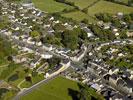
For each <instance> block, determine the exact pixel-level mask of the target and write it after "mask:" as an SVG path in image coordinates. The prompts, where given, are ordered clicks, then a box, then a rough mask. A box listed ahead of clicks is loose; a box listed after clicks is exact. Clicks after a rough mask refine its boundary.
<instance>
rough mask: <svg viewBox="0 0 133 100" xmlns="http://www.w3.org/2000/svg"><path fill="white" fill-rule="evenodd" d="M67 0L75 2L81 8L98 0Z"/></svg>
mask: <svg viewBox="0 0 133 100" xmlns="http://www.w3.org/2000/svg"><path fill="white" fill-rule="evenodd" d="M67 1H70V2H74V3H75V5H76V6H78V7H79V8H80V9H83V8H86V7H88V6H89V5H91V4H93V3H94V2H95V1H97V0H67Z"/></svg>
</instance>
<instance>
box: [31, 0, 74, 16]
mask: <svg viewBox="0 0 133 100" xmlns="http://www.w3.org/2000/svg"><path fill="white" fill-rule="evenodd" d="M32 1H33V3H34V4H35V6H36V7H38V8H39V9H41V10H43V11H46V12H49V13H54V12H60V11H62V10H64V9H72V8H73V7H72V6H69V5H66V4H63V3H58V2H56V1H54V0H32Z"/></svg>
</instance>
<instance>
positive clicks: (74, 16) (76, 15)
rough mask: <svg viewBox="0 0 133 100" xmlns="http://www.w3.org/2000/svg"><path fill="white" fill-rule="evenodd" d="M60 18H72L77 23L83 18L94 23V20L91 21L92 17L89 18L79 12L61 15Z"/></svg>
mask: <svg viewBox="0 0 133 100" xmlns="http://www.w3.org/2000/svg"><path fill="white" fill-rule="evenodd" d="M62 16H64V17H67V18H72V19H73V20H76V21H79V22H80V21H82V20H83V19H84V18H86V19H88V21H89V22H95V21H96V20H95V19H93V17H90V16H89V15H87V14H85V13H83V12H81V11H76V12H71V13H66V14H62Z"/></svg>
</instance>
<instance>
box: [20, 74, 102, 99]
mask: <svg viewBox="0 0 133 100" xmlns="http://www.w3.org/2000/svg"><path fill="white" fill-rule="evenodd" d="M80 88H81V87H80V86H79V83H77V82H74V81H71V80H68V79H66V78H63V77H58V78H56V79H54V80H52V81H50V82H49V83H47V84H44V85H41V86H40V87H39V88H38V89H36V90H34V91H32V92H31V93H29V94H27V95H25V96H23V97H22V98H21V100H37V99H39V100H72V93H73V94H75V93H77V92H79V91H80ZM89 93H90V94H91V95H93V96H95V97H98V96H99V95H98V94H97V93H96V92H95V91H94V90H93V89H90V88H89ZM76 100H77V99H76ZM99 100H101V97H100V98H99Z"/></svg>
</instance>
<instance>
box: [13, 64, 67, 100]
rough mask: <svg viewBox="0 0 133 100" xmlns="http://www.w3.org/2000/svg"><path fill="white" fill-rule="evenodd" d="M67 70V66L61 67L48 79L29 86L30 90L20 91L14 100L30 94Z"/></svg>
mask: <svg viewBox="0 0 133 100" xmlns="http://www.w3.org/2000/svg"><path fill="white" fill-rule="evenodd" d="M68 68H69V66H63V67H61V68H60V69H59V70H58V71H56V72H54V73H52V74H51V75H50V76H49V77H48V78H46V79H44V80H42V81H40V82H38V83H37V84H35V85H33V86H31V87H30V88H26V89H24V90H22V91H20V92H19V93H18V94H17V95H16V96H15V98H14V100H20V98H21V97H22V96H24V95H26V94H28V93H30V92H32V91H33V90H35V89H36V88H38V87H40V85H42V84H46V83H48V82H49V81H50V80H52V79H54V78H56V77H57V76H59V75H60V73H61V72H64V71H65V70H67V69H68Z"/></svg>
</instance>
